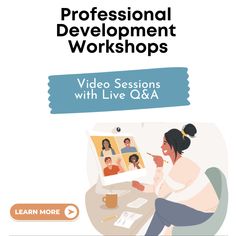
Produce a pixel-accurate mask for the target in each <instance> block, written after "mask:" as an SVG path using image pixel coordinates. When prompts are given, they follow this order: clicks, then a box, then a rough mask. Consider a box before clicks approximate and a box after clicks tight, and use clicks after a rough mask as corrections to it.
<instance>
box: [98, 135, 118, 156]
mask: <svg viewBox="0 0 236 236" xmlns="http://www.w3.org/2000/svg"><path fill="white" fill-rule="evenodd" d="M115 154H116V153H115V151H114V149H113V148H112V147H111V142H110V140H109V139H107V138H105V139H103V140H102V151H101V157H108V156H112V155H115Z"/></svg>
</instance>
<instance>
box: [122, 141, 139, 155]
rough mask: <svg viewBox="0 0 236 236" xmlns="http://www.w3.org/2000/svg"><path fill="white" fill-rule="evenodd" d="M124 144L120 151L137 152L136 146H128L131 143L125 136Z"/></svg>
mask: <svg viewBox="0 0 236 236" xmlns="http://www.w3.org/2000/svg"><path fill="white" fill-rule="evenodd" d="M124 144H125V147H124V148H121V153H127V152H137V149H136V147H132V146H130V144H131V141H130V138H125V139H124Z"/></svg>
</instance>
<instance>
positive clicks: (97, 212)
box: [86, 183, 156, 235]
mask: <svg viewBox="0 0 236 236" xmlns="http://www.w3.org/2000/svg"><path fill="white" fill-rule="evenodd" d="M95 189H96V185H94V186H93V187H92V188H91V189H90V190H88V192H87V193H86V207H87V211H88V215H89V217H90V220H91V222H92V224H93V225H94V227H95V228H96V229H97V230H98V231H99V232H100V233H102V234H104V235H112V234H114V235H135V234H137V233H138V232H139V230H140V229H141V228H142V227H143V225H144V224H145V223H146V222H147V220H148V219H149V218H150V217H151V216H152V214H153V213H154V201H155V199H156V195H155V194H153V193H143V192H140V191H138V190H136V189H134V188H132V186H131V183H121V184H114V185H112V189H114V190H118V189H120V190H131V191H130V192H129V193H127V194H125V195H123V196H120V197H119V198H118V207H117V208H114V209H108V208H106V207H105V206H104V203H103V201H102V198H103V196H104V195H100V194H97V193H96V190H95ZM114 192H115V191H114ZM138 197H142V198H146V199H147V200H148V202H147V203H145V204H144V205H143V206H141V207H140V208H137V209H135V208H130V207H127V206H126V205H127V204H128V203H130V202H132V201H134V200H135V199H137V198H138ZM123 211H131V212H135V213H139V214H142V215H143V216H142V217H141V218H139V219H138V220H136V221H135V222H134V224H133V225H132V226H131V228H130V229H126V228H122V227H118V226H114V225H113V224H114V222H115V221H116V220H117V219H118V218H119V217H120V215H121V213H122V212H123ZM113 215H117V216H118V218H113V219H111V220H109V221H105V222H103V223H102V222H101V220H102V219H104V218H106V217H109V216H113Z"/></svg>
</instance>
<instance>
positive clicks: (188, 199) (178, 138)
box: [132, 124, 219, 235]
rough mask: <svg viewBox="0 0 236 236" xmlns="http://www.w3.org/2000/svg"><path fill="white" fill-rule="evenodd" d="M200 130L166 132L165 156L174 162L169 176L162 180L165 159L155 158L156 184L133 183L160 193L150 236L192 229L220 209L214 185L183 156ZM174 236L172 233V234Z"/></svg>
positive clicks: (144, 189) (164, 141)
mask: <svg viewBox="0 0 236 236" xmlns="http://www.w3.org/2000/svg"><path fill="white" fill-rule="evenodd" d="M196 133H197V129H196V128H195V126H194V125H192V124H188V125H186V126H185V127H184V128H183V130H182V131H180V130H178V129H171V130H169V131H168V132H167V133H165V135H164V138H163V144H162V146H161V149H162V153H163V155H165V156H169V157H170V159H171V161H172V162H173V167H172V168H171V170H170V172H169V174H168V175H167V176H166V177H165V178H161V176H162V175H161V174H160V173H161V171H162V166H163V159H162V157H161V156H154V155H153V160H154V162H155V164H156V166H157V169H156V176H155V178H154V184H153V185H143V184H141V183H139V182H138V181H133V183H132V185H133V187H134V188H136V189H138V190H140V191H144V192H156V194H157V196H158V198H157V199H156V201H155V213H154V216H153V218H152V220H151V223H150V225H149V228H148V230H147V232H146V235H159V234H160V233H161V232H162V230H163V228H164V227H165V226H166V227H169V229H172V227H170V226H190V225H197V224H201V223H203V222H204V221H206V220H207V219H209V218H210V217H211V216H212V215H213V213H214V212H215V210H216V208H217V206H218V202H219V200H218V198H217V195H216V193H215V190H214V188H213V186H212V185H211V183H210V181H209V179H208V178H207V176H206V175H205V173H204V172H202V171H201V169H200V167H199V166H198V165H197V164H196V163H195V162H193V161H192V160H190V159H188V158H186V157H184V156H182V154H183V150H186V149H187V148H188V147H189V146H190V144H191V140H190V138H192V137H194V136H195V134H196ZM169 233H170V232H169Z"/></svg>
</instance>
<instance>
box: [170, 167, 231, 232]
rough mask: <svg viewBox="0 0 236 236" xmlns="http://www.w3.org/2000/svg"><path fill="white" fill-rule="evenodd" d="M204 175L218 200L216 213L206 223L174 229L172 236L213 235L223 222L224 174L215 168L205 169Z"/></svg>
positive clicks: (225, 201)
mask: <svg viewBox="0 0 236 236" xmlns="http://www.w3.org/2000/svg"><path fill="white" fill-rule="evenodd" d="M206 175H207V176H208V178H209V180H210V181H211V183H212V185H213V187H214V189H215V191H216V194H217V196H218V198H219V205H218V208H217V210H216V212H215V213H214V214H213V215H212V216H211V218H210V219H208V220H207V221H206V222H204V223H202V224H199V225H193V226H185V227H174V229H173V235H181V236H183V235H188V236H190V235H191V236H194V235H198V236H199V235H204V236H212V235H215V234H216V233H217V232H218V230H219V229H220V227H221V225H222V224H223V222H224V219H225V216H226V212H227V207H228V188H227V181H226V178H225V176H224V174H223V173H222V172H221V171H220V170H219V169H218V168H216V167H211V168H209V169H207V171H206Z"/></svg>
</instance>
